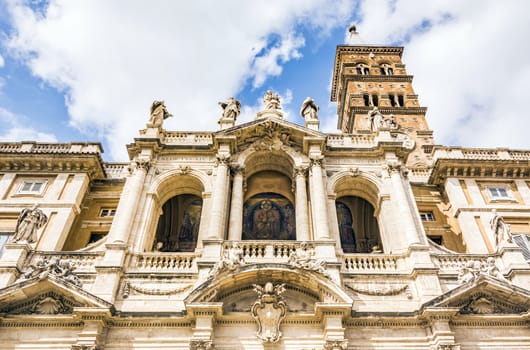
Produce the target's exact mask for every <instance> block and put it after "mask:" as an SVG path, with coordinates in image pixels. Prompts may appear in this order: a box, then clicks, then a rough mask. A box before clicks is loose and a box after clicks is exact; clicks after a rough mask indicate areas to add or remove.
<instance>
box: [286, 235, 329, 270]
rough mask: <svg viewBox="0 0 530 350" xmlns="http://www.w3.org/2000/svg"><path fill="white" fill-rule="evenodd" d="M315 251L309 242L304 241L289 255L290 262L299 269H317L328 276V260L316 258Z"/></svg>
mask: <svg viewBox="0 0 530 350" xmlns="http://www.w3.org/2000/svg"><path fill="white" fill-rule="evenodd" d="M314 255H315V251H314V250H313V248H311V247H309V245H308V244H307V242H302V243H301V244H300V248H299V249H297V250H295V251H293V252H292V253H291V254H290V255H289V260H288V262H287V263H288V264H289V265H291V266H292V267H296V268H299V269H304V270H309V271H315V272H318V273H321V274H323V275H325V276H327V271H326V262H325V261H323V260H320V259H315V258H314V257H313V256H314Z"/></svg>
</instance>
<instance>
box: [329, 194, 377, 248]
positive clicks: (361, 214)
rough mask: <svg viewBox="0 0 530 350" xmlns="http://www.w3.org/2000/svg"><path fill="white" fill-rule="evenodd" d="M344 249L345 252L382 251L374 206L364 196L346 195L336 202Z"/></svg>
mask: <svg viewBox="0 0 530 350" xmlns="http://www.w3.org/2000/svg"><path fill="white" fill-rule="evenodd" d="M335 206H336V209H337V221H338V224H339V234H340V242H341V246H342V250H343V251H344V252H345V253H370V252H380V251H381V240H380V234H379V225H378V224H377V220H376V218H375V216H374V207H373V206H372V205H371V204H370V203H369V202H368V201H367V200H365V199H364V198H361V197H357V196H345V197H341V198H339V199H337V201H336V202H335Z"/></svg>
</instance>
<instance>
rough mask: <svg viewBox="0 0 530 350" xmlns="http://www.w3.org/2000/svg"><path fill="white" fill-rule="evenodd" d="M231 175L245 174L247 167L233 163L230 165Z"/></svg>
mask: <svg viewBox="0 0 530 350" xmlns="http://www.w3.org/2000/svg"><path fill="white" fill-rule="evenodd" d="M230 175H232V176H236V175H242V176H245V167H243V166H241V165H239V164H231V165H230Z"/></svg>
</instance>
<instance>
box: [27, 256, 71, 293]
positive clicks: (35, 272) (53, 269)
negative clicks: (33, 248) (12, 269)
mask: <svg viewBox="0 0 530 350" xmlns="http://www.w3.org/2000/svg"><path fill="white" fill-rule="evenodd" d="M74 269H75V265H74V264H73V263H72V262H71V261H68V260H61V259H59V258H58V257H52V258H50V259H49V260H48V259H38V260H37V261H36V262H35V264H31V265H30V266H29V268H28V270H26V271H25V272H24V273H23V274H22V276H21V279H22V280H25V279H30V278H33V277H37V276H38V277H39V279H41V280H42V279H44V278H46V277H47V276H48V275H54V276H56V277H59V278H61V279H62V280H64V281H66V282H70V283H72V284H73V285H75V286H77V287H81V281H80V280H79V277H77V276H76V275H75V274H74V272H73V271H74Z"/></svg>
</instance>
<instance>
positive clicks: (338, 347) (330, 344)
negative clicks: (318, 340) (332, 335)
mask: <svg viewBox="0 0 530 350" xmlns="http://www.w3.org/2000/svg"><path fill="white" fill-rule="evenodd" d="M347 348H348V341H347V340H326V344H324V350H346V349H347Z"/></svg>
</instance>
